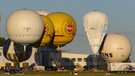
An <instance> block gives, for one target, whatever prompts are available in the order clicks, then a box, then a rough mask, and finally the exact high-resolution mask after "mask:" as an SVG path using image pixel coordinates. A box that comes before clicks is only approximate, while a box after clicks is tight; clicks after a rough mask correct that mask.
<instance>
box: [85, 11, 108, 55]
mask: <svg viewBox="0 0 135 76" xmlns="http://www.w3.org/2000/svg"><path fill="white" fill-rule="evenodd" d="M83 23H84V24H83V25H84V28H85V31H86V34H87V37H88V41H89V44H90V46H91V49H92V51H93V53H94V54H97V53H98V51H99V48H100V45H101V43H102V40H103V38H104V35H105V34H106V30H107V25H108V18H107V16H106V15H105V14H104V13H103V12H100V11H97V10H94V11H91V12H88V13H87V14H85V15H84V17H83Z"/></svg>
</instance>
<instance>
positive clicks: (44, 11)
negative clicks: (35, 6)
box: [36, 10, 49, 16]
mask: <svg viewBox="0 0 135 76" xmlns="http://www.w3.org/2000/svg"><path fill="white" fill-rule="evenodd" d="M36 12H38V13H39V14H40V15H44V16H46V15H48V14H49V12H48V11H46V10H37V11H36Z"/></svg>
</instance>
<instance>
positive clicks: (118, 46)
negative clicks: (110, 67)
mask: <svg viewBox="0 0 135 76" xmlns="http://www.w3.org/2000/svg"><path fill="white" fill-rule="evenodd" d="M100 54H101V55H102V57H103V58H104V59H105V60H106V61H107V62H123V61H126V60H127V59H128V58H129V56H130V54H131V43H130V40H129V39H128V38H127V37H126V36H124V35H122V34H116V33H110V34H108V35H107V36H106V37H105V38H104V41H103V44H102V49H101V52H100Z"/></svg>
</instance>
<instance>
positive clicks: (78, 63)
mask: <svg viewBox="0 0 135 76" xmlns="http://www.w3.org/2000/svg"><path fill="white" fill-rule="evenodd" d="M93 61H94V60H93V55H88V54H74V53H66V52H57V51H56V50H53V51H44V50H41V51H39V50H38V52H37V49H35V48H33V49H32V54H31V57H30V58H29V59H28V60H26V61H23V62H21V63H20V67H25V66H31V65H33V64H37V65H39V66H45V68H46V67H51V66H53V65H54V64H56V65H57V67H63V68H64V69H67V70H73V69H74V68H77V69H82V68H84V67H85V68H86V67H87V69H92V68H94V67H95V65H94V64H93ZM7 63H8V64H11V66H14V65H15V64H14V63H13V62H11V61H9V60H7V59H6V58H5V57H4V55H3V48H2V47H0V67H5V66H7ZM96 67H97V68H98V69H100V70H101V69H102V70H106V62H105V61H104V60H103V58H102V57H101V56H100V55H98V56H97V66H96Z"/></svg>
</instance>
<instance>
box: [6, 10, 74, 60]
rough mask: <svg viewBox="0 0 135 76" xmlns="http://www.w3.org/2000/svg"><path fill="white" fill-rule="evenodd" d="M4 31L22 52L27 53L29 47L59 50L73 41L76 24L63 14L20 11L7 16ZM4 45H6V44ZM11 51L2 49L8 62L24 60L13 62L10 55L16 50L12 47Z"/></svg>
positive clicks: (69, 16) (67, 15)
mask: <svg viewBox="0 0 135 76" xmlns="http://www.w3.org/2000/svg"><path fill="white" fill-rule="evenodd" d="M6 31H7V34H8V37H9V39H10V40H11V41H10V42H12V41H13V42H15V44H16V43H17V44H21V45H23V46H24V51H23V52H27V50H28V48H27V46H29V45H30V46H34V47H36V48H38V47H40V46H53V47H55V48H58V50H60V49H59V48H60V47H62V46H64V45H66V44H68V43H70V42H71V41H72V40H73V38H74V36H75V34H76V22H75V20H74V18H73V17H72V16H71V15H69V14H67V13H65V12H52V13H49V12H47V11H44V10H38V11H35V10H30V9H21V10H16V11H14V12H12V13H11V14H10V15H9V16H8V19H7V22H6ZM8 41H9V40H8ZM10 44H11V43H10ZM5 45H8V43H7V44H5ZM21 45H20V46H21ZM7 48H8V49H7ZM13 49H14V50H10V48H9V47H8V46H7V47H4V51H5V54H4V56H5V57H6V58H7V59H8V60H11V61H14V62H17V61H19V62H21V61H24V60H26V59H23V60H14V59H16V56H15V55H12V53H13V51H15V50H16V49H15V48H14V47H13ZM7 54H8V55H7ZM14 54H15V53H14ZM20 54H21V53H20ZM11 57H12V58H11ZM27 59H28V58H27Z"/></svg>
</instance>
